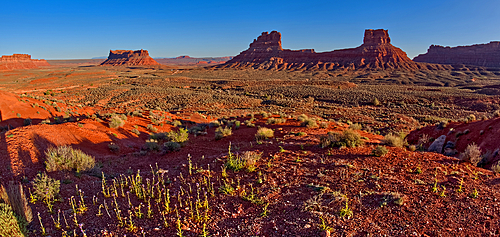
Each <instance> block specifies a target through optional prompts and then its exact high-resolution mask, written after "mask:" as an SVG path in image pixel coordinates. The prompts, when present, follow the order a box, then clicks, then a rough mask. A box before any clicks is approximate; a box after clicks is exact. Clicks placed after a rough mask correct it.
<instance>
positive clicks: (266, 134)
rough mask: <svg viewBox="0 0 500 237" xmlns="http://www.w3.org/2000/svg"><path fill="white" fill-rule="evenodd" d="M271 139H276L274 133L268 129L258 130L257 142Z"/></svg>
mask: <svg viewBox="0 0 500 237" xmlns="http://www.w3.org/2000/svg"><path fill="white" fill-rule="evenodd" d="M271 137H274V131H273V130H272V129H270V128H266V127H261V128H259V129H258V130H257V133H256V134H255V139H257V141H260V140H264V139H268V138H271Z"/></svg>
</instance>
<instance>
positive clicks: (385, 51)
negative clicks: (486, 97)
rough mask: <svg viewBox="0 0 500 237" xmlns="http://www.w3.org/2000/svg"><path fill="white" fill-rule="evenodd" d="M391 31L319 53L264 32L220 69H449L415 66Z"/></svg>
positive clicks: (368, 34)
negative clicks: (283, 43)
mask: <svg viewBox="0 0 500 237" xmlns="http://www.w3.org/2000/svg"><path fill="white" fill-rule="evenodd" d="M390 42H391V39H390V38H389V34H388V32H387V30H382V29H378V30H366V31H365V37H364V40H363V44H362V45H361V46H359V47H357V48H353V49H342V50H335V51H331V52H322V53H316V52H315V51H314V49H303V50H289V49H283V48H282V47H281V34H280V33H279V32H277V31H273V32H271V33H268V32H264V33H262V35H261V36H259V37H258V38H257V39H256V40H254V42H253V43H251V44H250V48H249V49H247V50H245V51H243V52H241V53H240V54H239V55H238V56H236V57H234V58H233V59H232V60H229V61H228V62H227V63H225V64H223V65H219V66H215V67H216V68H254V69H276V70H328V71H331V70H339V69H340V70H357V69H363V68H366V69H375V70H378V69H404V70H422V69H423V70H428V69H447V68H446V67H445V66H441V65H430V64H421V63H415V62H413V61H412V60H411V59H410V58H408V56H407V55H406V53H405V52H404V51H403V50H401V49H399V48H397V47H394V46H393V45H392V44H391V43H390Z"/></svg>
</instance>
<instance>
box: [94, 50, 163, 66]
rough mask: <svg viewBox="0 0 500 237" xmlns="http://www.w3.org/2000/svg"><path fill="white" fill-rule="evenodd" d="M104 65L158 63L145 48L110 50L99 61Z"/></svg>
mask: <svg viewBox="0 0 500 237" xmlns="http://www.w3.org/2000/svg"><path fill="white" fill-rule="evenodd" d="M101 65H106V66H122V65H125V66H140V65H160V64H159V63H158V62H156V61H155V60H154V59H153V58H151V57H150V56H149V53H148V51H147V50H143V49H141V50H136V51H133V50H110V51H109V56H108V59H107V60H106V61H104V62H103V63H101Z"/></svg>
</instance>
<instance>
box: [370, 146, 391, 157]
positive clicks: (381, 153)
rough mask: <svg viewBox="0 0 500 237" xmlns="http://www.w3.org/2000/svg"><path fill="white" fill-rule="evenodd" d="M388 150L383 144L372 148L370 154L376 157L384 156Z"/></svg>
mask: <svg viewBox="0 0 500 237" xmlns="http://www.w3.org/2000/svg"><path fill="white" fill-rule="evenodd" d="M387 152H389V151H388V150H387V148H385V146H377V147H375V149H373V150H372V155H374V156H376V157H381V156H385V155H386V154H387Z"/></svg>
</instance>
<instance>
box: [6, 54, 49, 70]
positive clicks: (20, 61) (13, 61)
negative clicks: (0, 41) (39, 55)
mask: <svg viewBox="0 0 500 237" xmlns="http://www.w3.org/2000/svg"><path fill="white" fill-rule="evenodd" d="M39 66H50V64H49V63H48V62H47V61H45V60H44V59H39V60H38V59H31V55H29V54H13V55H5V56H2V57H1V58H0V70H13V69H32V68H38V67H39Z"/></svg>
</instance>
